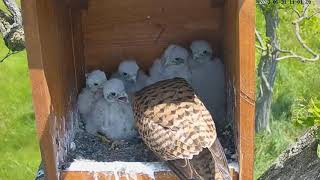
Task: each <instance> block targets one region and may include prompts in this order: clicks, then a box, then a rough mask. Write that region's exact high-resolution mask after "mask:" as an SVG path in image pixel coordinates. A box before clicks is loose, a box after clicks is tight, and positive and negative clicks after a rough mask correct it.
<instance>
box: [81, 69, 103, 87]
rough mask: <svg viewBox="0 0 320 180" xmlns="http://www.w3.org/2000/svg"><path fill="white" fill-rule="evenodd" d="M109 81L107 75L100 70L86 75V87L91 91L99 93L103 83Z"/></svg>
mask: <svg viewBox="0 0 320 180" xmlns="http://www.w3.org/2000/svg"><path fill="white" fill-rule="evenodd" d="M106 80H107V77H106V74H105V73H104V72H103V71H100V70H94V71H92V72H91V73H88V74H86V85H87V87H89V88H90V90H91V91H94V92H95V91H97V90H98V89H99V88H102V86H103V83H104V82H105V81H106Z"/></svg>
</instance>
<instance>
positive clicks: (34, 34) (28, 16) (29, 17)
mask: <svg viewBox="0 0 320 180" xmlns="http://www.w3.org/2000/svg"><path fill="white" fill-rule="evenodd" d="M21 6H22V14H23V21H24V22H23V24H24V31H25V36H26V49H27V52H28V53H27V54H28V63H29V69H30V70H29V74H30V80H31V85H32V95H33V97H34V98H33V106H34V109H35V117H36V127H37V135H38V138H39V143H40V148H41V156H42V158H43V159H44V160H45V167H46V169H49V171H47V172H46V174H47V177H49V178H53V177H55V175H56V174H57V169H56V163H55V159H56V157H55V154H54V147H53V144H54V142H53V140H52V139H51V138H50V131H49V127H48V126H49V122H50V121H49V119H48V117H49V115H50V111H51V110H50V104H51V98H50V93H49V89H48V83H47V80H46V77H45V72H44V67H43V56H42V53H41V41H40V38H41V37H40V33H39V24H38V14H37V8H36V1H34V0H33V1H30V0H22V1H21ZM49 162H50V163H49Z"/></svg>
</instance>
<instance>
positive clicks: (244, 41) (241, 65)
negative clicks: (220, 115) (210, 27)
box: [223, 0, 255, 180]
mask: <svg viewBox="0 0 320 180" xmlns="http://www.w3.org/2000/svg"><path fill="white" fill-rule="evenodd" d="M237 2H238V3H235V2H234V1H232V0H228V1H226V2H225V7H224V9H225V11H224V12H225V15H224V17H225V25H224V32H225V35H224V43H223V44H224V53H223V54H224V59H225V61H226V63H227V71H228V73H227V77H228V81H230V82H231V83H232V84H233V87H229V88H234V89H232V91H234V92H235V96H234V104H233V106H234V109H233V110H234V112H233V113H234V121H235V137H236V142H237V150H238V157H239V162H240V174H239V178H240V179H245V180H247V179H248V180H251V179H253V157H254V111H255V109H254V106H255V44H254V43H255V39H254V38H255V37H254V28H255V13H254V12H255V9H254V8H255V3H254V1H253V0H239V1H237Z"/></svg>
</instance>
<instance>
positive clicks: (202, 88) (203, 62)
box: [189, 40, 226, 125]
mask: <svg viewBox="0 0 320 180" xmlns="http://www.w3.org/2000/svg"><path fill="white" fill-rule="evenodd" d="M190 49H191V51H192V59H191V60H190V62H189V66H190V70H191V73H192V78H191V85H192V87H193V89H194V90H195V91H196V92H197V94H198V95H199V97H200V99H201V100H202V101H203V103H204V104H205V106H206V107H207V109H208V110H209V111H210V113H211V115H212V116H213V117H214V118H215V122H216V123H217V124H219V125H221V124H222V123H224V118H225V103H226V102H225V87H224V83H225V81H224V80H225V75H224V65H223V63H222V62H221V60H220V59H218V58H215V59H213V50H212V48H211V46H210V44H209V43H208V42H207V41H203V40H198V41H194V42H192V44H191V46H190Z"/></svg>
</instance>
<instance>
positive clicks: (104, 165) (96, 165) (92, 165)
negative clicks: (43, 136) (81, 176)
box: [66, 160, 170, 180]
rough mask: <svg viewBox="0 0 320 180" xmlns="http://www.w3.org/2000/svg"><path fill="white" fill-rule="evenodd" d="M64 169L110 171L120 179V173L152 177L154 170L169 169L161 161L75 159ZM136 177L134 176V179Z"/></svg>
mask: <svg viewBox="0 0 320 180" xmlns="http://www.w3.org/2000/svg"><path fill="white" fill-rule="evenodd" d="M66 171H89V172H110V173H113V174H114V176H115V178H116V180H118V179H120V174H124V175H127V177H129V176H130V177H131V175H136V174H145V175H148V176H149V177H151V178H154V174H155V172H159V171H170V170H169V168H168V167H167V166H165V165H164V163H161V162H119V161H115V162H96V161H89V160H75V161H74V162H72V163H71V164H70V167H68V168H67V169H66ZM136 178H137V177H134V179H136Z"/></svg>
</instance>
